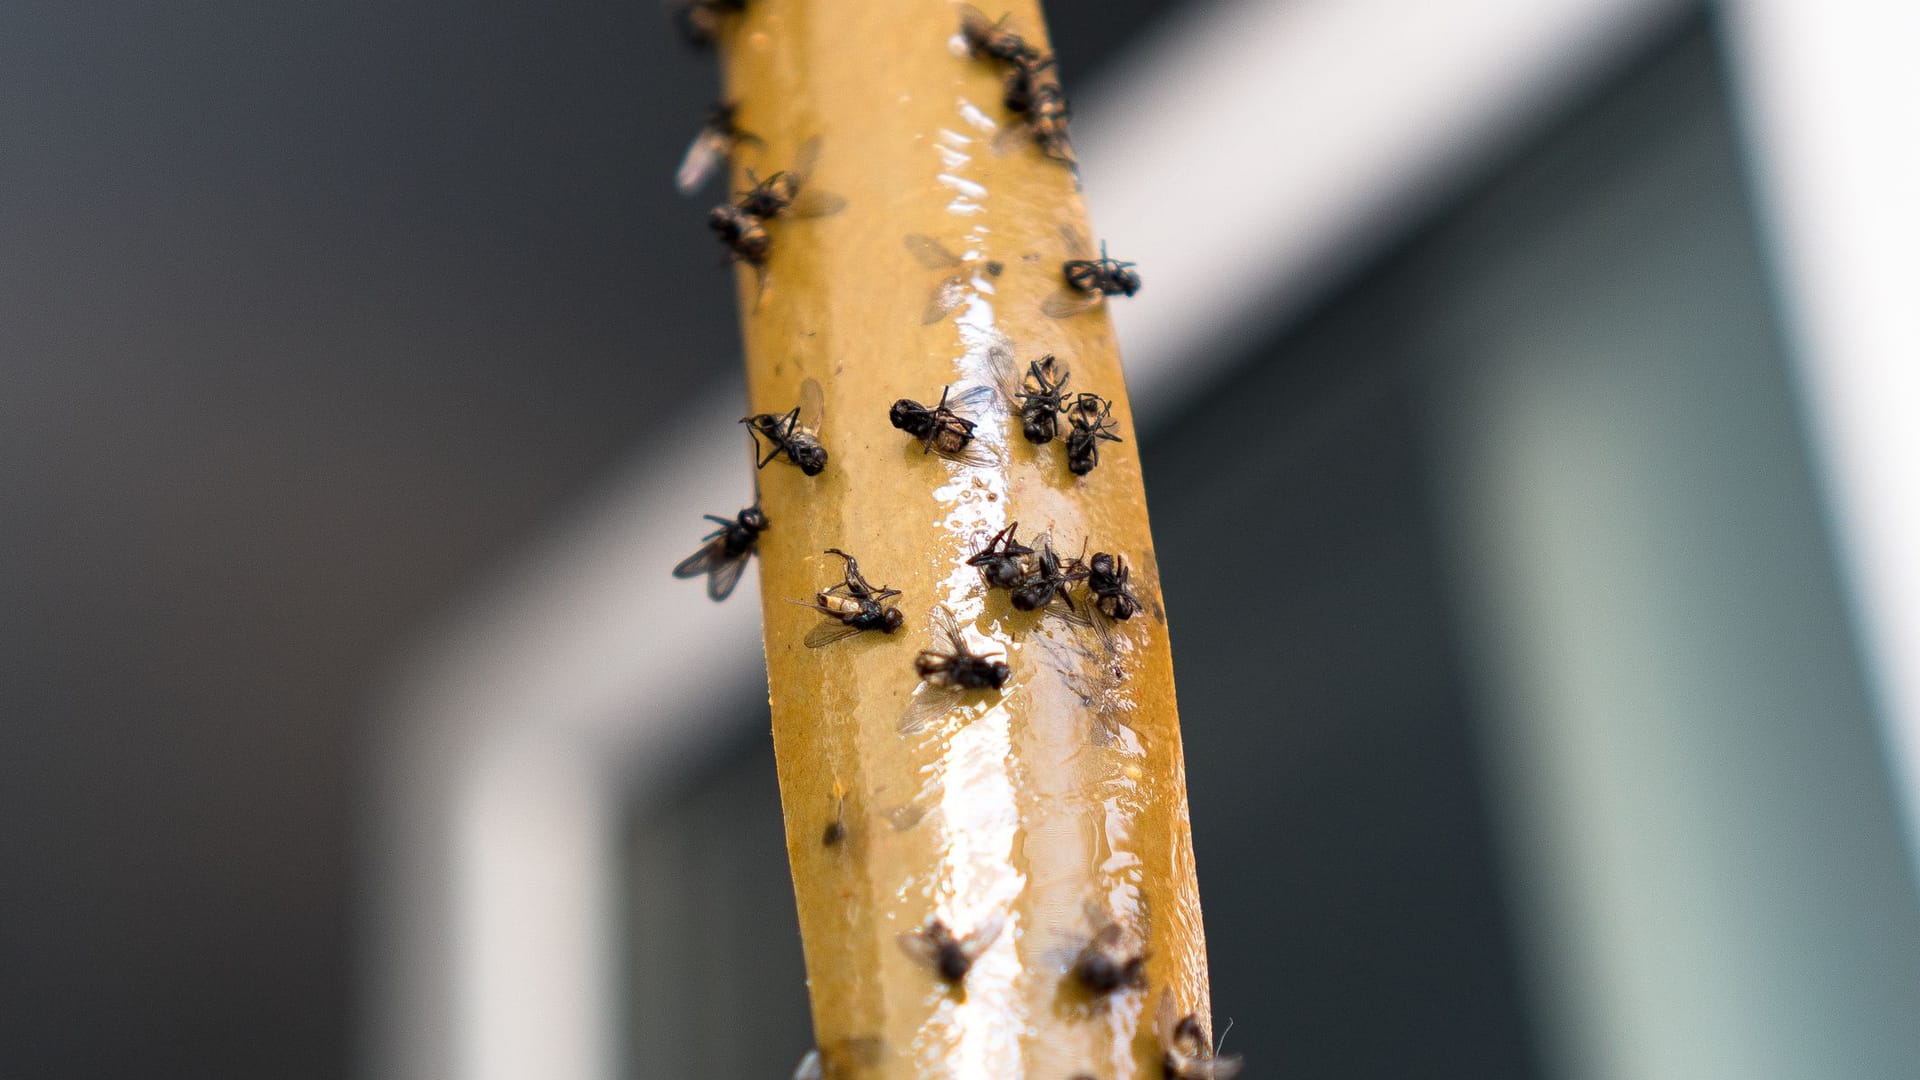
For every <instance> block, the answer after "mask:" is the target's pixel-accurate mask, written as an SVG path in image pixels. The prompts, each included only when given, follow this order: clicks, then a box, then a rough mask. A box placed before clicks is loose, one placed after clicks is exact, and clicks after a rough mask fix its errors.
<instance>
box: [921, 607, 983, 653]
mask: <svg viewBox="0 0 1920 1080" xmlns="http://www.w3.org/2000/svg"><path fill="white" fill-rule="evenodd" d="M928 619H929V621H931V622H932V623H933V647H934V649H935V650H936V651H939V652H944V653H947V654H949V655H952V656H964V655H966V654H968V653H971V652H972V651H973V650H972V649H971V648H969V647H968V646H967V638H966V635H965V634H963V633H961V631H960V623H959V622H958V621H957V620H956V619H954V617H953V612H952V611H950V610H948V608H947V606H946V605H945V604H938V605H935V607H934V609H933V612H932V613H931V614H930V615H929V616H928Z"/></svg>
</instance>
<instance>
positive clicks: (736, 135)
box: [674, 102, 762, 195]
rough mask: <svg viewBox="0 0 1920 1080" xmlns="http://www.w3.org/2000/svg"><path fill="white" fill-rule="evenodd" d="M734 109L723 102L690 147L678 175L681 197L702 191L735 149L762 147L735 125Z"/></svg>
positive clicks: (675, 179)
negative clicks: (745, 145) (753, 146)
mask: <svg viewBox="0 0 1920 1080" xmlns="http://www.w3.org/2000/svg"><path fill="white" fill-rule="evenodd" d="M734 109H735V106H733V105H731V104H728V103H726V102H721V103H720V104H717V105H715V106H714V107H713V109H712V110H711V111H709V112H708V113H707V121H706V123H704V124H701V125H700V130H699V131H698V132H696V133H695V134H694V136H693V142H692V143H690V144H688V146H687V156H686V157H684V158H681V159H680V171H679V172H677V173H675V174H674V186H675V187H677V188H679V189H680V194H682V195H691V194H693V193H694V192H695V191H698V190H699V189H700V187H701V185H703V184H705V183H706V182H707V177H709V176H712V175H713V170H714V169H715V168H716V167H718V166H719V165H720V164H721V163H722V162H724V161H726V160H727V157H728V155H730V154H732V153H733V151H734V148H735V147H738V146H740V145H742V144H744V143H753V144H754V145H756V146H758V145H762V144H761V142H760V138H759V136H757V135H754V134H751V133H750V132H746V131H742V130H740V127H739V125H737V124H735V123H734V121H733V114H734Z"/></svg>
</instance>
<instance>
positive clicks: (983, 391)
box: [947, 383, 997, 419]
mask: <svg viewBox="0 0 1920 1080" xmlns="http://www.w3.org/2000/svg"><path fill="white" fill-rule="evenodd" d="M996 392H997V388H996V387H994V386H991V385H989V384H987V383H978V384H975V385H973V386H969V387H967V388H965V389H963V390H960V391H958V392H955V393H951V394H948V395H947V410H948V411H949V412H954V413H958V414H960V415H961V416H963V417H966V418H968V419H971V418H972V417H974V416H976V415H978V414H979V413H980V411H981V410H983V409H985V408H986V407H987V405H988V404H989V403H990V402H992V401H993V396H994V394H995V393H996Z"/></svg>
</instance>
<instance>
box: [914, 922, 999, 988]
mask: <svg viewBox="0 0 1920 1080" xmlns="http://www.w3.org/2000/svg"><path fill="white" fill-rule="evenodd" d="M1006 922H1007V920H1006V916H1004V915H1001V914H999V913H997V912H996V913H995V914H993V915H991V916H989V917H988V918H987V920H986V921H985V922H983V923H981V924H980V925H978V926H976V927H974V928H973V932H972V933H971V934H965V935H956V934H954V932H953V930H952V929H951V928H950V927H948V926H947V924H946V923H944V922H942V921H940V920H939V919H938V918H930V919H928V920H927V924H926V925H925V926H923V927H921V928H920V929H918V930H915V931H913V932H912V933H907V934H901V935H900V947H901V948H902V949H904V950H906V954H907V955H908V956H911V957H913V958H914V959H915V960H918V961H919V962H920V963H922V964H925V965H927V966H928V967H930V968H932V969H933V970H934V973H935V974H937V975H939V976H940V978H941V980H942V981H944V982H946V983H949V984H951V985H954V986H958V985H960V983H961V982H963V981H964V980H965V979H966V977H967V972H969V971H972V970H973V962H974V961H976V960H978V959H980V955H981V954H982V953H984V952H986V951H987V947H988V946H990V945H992V944H993V942H994V939H995V938H997V937H999V936H1000V930H1001V928H1002V927H1004V926H1006Z"/></svg>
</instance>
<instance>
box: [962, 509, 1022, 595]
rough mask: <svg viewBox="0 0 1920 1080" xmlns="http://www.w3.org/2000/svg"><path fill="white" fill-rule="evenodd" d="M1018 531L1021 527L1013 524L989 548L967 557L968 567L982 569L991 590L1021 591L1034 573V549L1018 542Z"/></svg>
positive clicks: (989, 543)
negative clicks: (1021, 585)
mask: <svg viewBox="0 0 1920 1080" xmlns="http://www.w3.org/2000/svg"><path fill="white" fill-rule="evenodd" d="M1018 528H1020V523H1019V522H1017V521H1016V522H1013V523H1012V524H1010V525H1008V526H1007V527H1006V528H1004V529H1001V530H1000V531H999V532H997V533H994V534H993V536H992V537H991V538H990V539H989V540H988V541H987V546H985V547H983V548H981V549H980V550H979V551H976V552H974V553H973V554H972V555H970V556H968V557H967V565H968V566H973V567H978V568H979V570H980V576H981V577H982V578H985V579H986V582H987V585H988V587H990V588H995V589H1017V588H1019V587H1020V582H1021V581H1023V580H1025V578H1026V576H1027V575H1028V574H1029V573H1032V571H1033V549H1032V548H1030V547H1028V546H1026V545H1025V544H1022V543H1021V542H1020V541H1019V540H1017V539H1016V538H1015V536H1014V531H1015V530H1017V529H1018Z"/></svg>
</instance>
